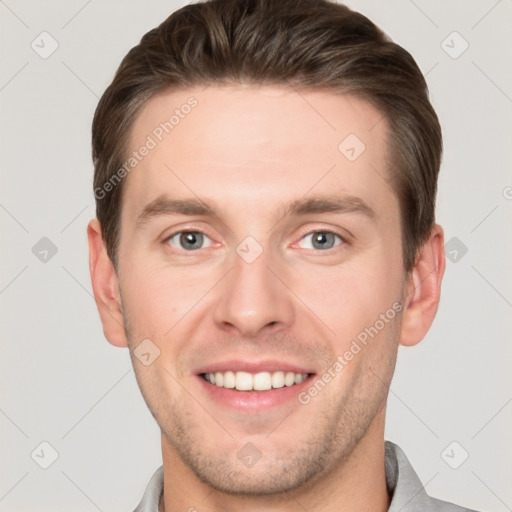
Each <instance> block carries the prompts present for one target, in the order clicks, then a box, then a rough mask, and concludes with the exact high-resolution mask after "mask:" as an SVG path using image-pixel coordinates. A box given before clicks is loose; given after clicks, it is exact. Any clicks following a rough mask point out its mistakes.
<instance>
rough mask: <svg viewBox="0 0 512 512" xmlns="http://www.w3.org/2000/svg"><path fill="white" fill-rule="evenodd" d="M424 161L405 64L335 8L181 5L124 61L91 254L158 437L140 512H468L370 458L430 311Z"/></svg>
mask: <svg viewBox="0 0 512 512" xmlns="http://www.w3.org/2000/svg"><path fill="white" fill-rule="evenodd" d="M441 151H442V139H441V129H440V126H439V123H438V119H437V116H436V114H435V112H434V110H433V108H432V106H431V104H430V102H429V100H428V93H427V87H426V84H425V81H424V78H423V76H422V74H421V72H420V70H419V68H418V67H417V65H416V63H415V62H414V60H413V59H412V57H411V56H410V55H409V54H408V53H407V52H406V51H405V50H404V49H402V48H401V47H399V46H398V45H396V44H394V43H392V42H391V41H390V40H389V39H388V38H387V37H386V36H385V35H384V34H383V33H382V32H381V31H380V30H379V29H378V28H377V27H376V26H375V25H374V24H373V23H371V22H370V21H369V20H368V19H367V18H365V17H364V16H362V15H360V14H358V13H355V12H353V11H351V10H349V9H348V8H346V7H344V6H342V5H337V4H335V3H330V2H328V1H325V0H301V1H297V0H286V1H279V2H278V1H271V0H259V1H257V0H254V1H253V0H250V1H247V0H225V1H224V0H213V1H210V2H205V3H199V4H190V5H187V6H186V7H184V8H182V9H180V10H179V11H177V12H176V13H174V14H173V15H172V16H170V17H169V18H168V19H167V20H166V21H164V22H163V23H162V24H161V25H160V26H159V27H158V28H156V29H154V30H151V31H150V32H148V33H147V34H146V35H145V36H144V37H143V38H142V40H141V42H140V44H139V45H138V46H136V47H134V48H133V49H132V50H131V51H130V52H129V53H128V55H127V56H126V57H125V59H124V60H123V62H122V63H121V66H120V68H119V69H118V71H117V73H116V76H115V77H114V80H113V82H112V84H111V85H110V86H109V87H108V89H107V90H106V92H105V93H104V95H103V97H102V98H101V100H100V102H99V105H98V108H97V111H96V114H95V118H94V122H93V159H94V164H95V177H94V189H95V195H96V199H97V219H94V220H92V221H91V222H90V224H89V227H88V237H89V247H90V271H91V277H92V284H93V289H94V295H95V299H96V301H97V304H98V310H99V313H100V317H101V320H102V323H103V329H104V333H105V336H106V338H107V339H108V340H109V342H110V343H112V344H113V345H116V346H126V347H128V348H129V350H130V354H131V357H132V362H133V366H134V371H135V374H136V377H137V381H138V384H139V386H140V388H141V392H142V394H143V396H144V399H145V400H146V403H147V405H148V407H149V409H150V411H151V413H152V414H153V416H154V418H155V420H156V421H157V423H158V425H159V427H160V429H161V433H162V436H161V441H162V456H163V466H162V467H161V468H159V469H158V470H157V472H156V473H155V474H154V476H153V478H152V479H151V481H150V482H149V485H148V487H147V489H146V492H145V494H144V496H143V498H142V501H141V503H140V505H139V506H138V507H137V509H136V510H137V511H146V512H150V511H151V512H154V511H157V510H158V511H164V510H165V511H166V512H172V511H177V510H201V511H203V510H204V511H217V510H276V511H277V510H280V511H281V510H282V511H284V510H286V511H288V510H289V511H291V510H307V511H309V512H314V511H320V510H321V511H330V510H333V511H334V510H336V511H349V510H350V511H353V510H374V511H386V510H389V511H392V512H398V511H404V512H405V511H412V510H422V511H425V510H443V511H458V510H465V509H462V508H460V507H457V506H455V505H451V504H449V503H446V502H441V501H439V500H436V499H433V498H430V497H429V496H427V494H426V492H425V490H424V489H423V486H422V484H421V482H420V481H419V479H418V477H417V476H416V474H415V473H414V470H413V469H412V467H411V466H410V464H409V462H408V460H407V458H406V456H405V455H404V453H403V452H402V451H401V450H400V449H399V448H398V446H396V445H394V444H392V443H389V442H385V441H384V420H385V411H386V399H387V393H388V388H389V385H390V382H391V379H392V375H393V371H394V366H395V360H396V355H397V349H398V346H399V344H402V345H414V344H416V343H418V342H419V341H421V339H422V338H423V337H424V336H425V334H426V333H427V331H428V329H429V328H430V326H431V324H432V321H433V319H434V317H435V314H436V311H437V305H438V302H439V296H440V287H441V281H442V277H443V273H444V269H445V259H444V253H443V230H442V228H441V227H440V226H439V225H437V224H436V223H435V217H434V209H435V196H436V188H437V175H438V171H439V166H440V161H441ZM189 244H190V245H189Z"/></svg>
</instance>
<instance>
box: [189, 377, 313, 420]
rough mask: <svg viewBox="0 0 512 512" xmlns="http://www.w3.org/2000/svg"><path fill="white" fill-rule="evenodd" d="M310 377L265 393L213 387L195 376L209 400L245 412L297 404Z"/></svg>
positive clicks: (308, 383)
mask: <svg viewBox="0 0 512 512" xmlns="http://www.w3.org/2000/svg"><path fill="white" fill-rule="evenodd" d="M312 377H314V375H310V376H308V378H307V379H306V380H304V381H303V382H301V383H300V384H294V385H293V386H284V387H282V388H276V389H269V390H267V391H237V390H236V389H228V388H221V387H219V386H215V385H214V384H211V383H209V382H207V381H206V380H204V379H203V378H202V377H200V376H199V375H198V376H197V378H198V379H199V381H200V385H201V386H202V387H203V389H204V390H205V392H206V393H208V395H209V396H210V398H211V399H213V400H215V401H216V402H218V403H220V404H221V405H224V406H226V407H229V408H231V409H235V410H236V409H237V410H240V411H245V412H249V411H252V410H254V411H256V410H261V409H270V408H273V407H277V406H280V405H284V404H286V403H288V402H290V401H292V400H295V401H296V402H297V403H298V399H297V395H298V394H299V393H300V392H301V391H303V390H304V388H306V387H307V386H309V385H310V381H311V379H312Z"/></svg>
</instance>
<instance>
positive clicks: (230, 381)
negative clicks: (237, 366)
mask: <svg viewBox="0 0 512 512" xmlns="http://www.w3.org/2000/svg"><path fill="white" fill-rule="evenodd" d="M223 384H224V387H225V388H228V389H233V388H234V387H235V384H236V379H235V374H234V373H233V372H224V383H223Z"/></svg>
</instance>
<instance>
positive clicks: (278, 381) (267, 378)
mask: <svg viewBox="0 0 512 512" xmlns="http://www.w3.org/2000/svg"><path fill="white" fill-rule="evenodd" d="M308 376H309V374H308V373H295V372H288V371H287V372H285V371H276V372H265V371H264V372H258V373H255V374H252V373H249V372H241V371H238V372H233V371H226V372H215V373H203V374H201V377H202V378H203V379H204V380H205V381H206V382H209V383H210V384H213V385H214V386H217V387H220V388H226V389H236V390H237V391H268V390H270V389H279V388H283V387H290V386H294V385H295V384H301V383H302V382H304V381H305V380H306V379H307V378H308Z"/></svg>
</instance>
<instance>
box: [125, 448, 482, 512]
mask: <svg viewBox="0 0 512 512" xmlns="http://www.w3.org/2000/svg"><path fill="white" fill-rule="evenodd" d="M386 483H387V487H388V493H389V495H390V496H392V499H391V505H390V506H389V509H388V512H475V511H474V510H471V509H468V508H464V507H459V506H458V505H454V504H453V503H448V502H446V501H441V500H438V499H435V498H431V497H430V496H428V494H427V493H426V491H425V488H424V487H423V484H422V483H421V481H420V479H419V478H418V475H417V474H416V472H415V471H414V469H413V468H412V466H411V463H410V462H409V460H408V459H407V457H406V456H405V453H404V452H403V451H402V450H401V449H400V448H399V447H398V446H397V445H396V444H394V443H392V442H390V441H386ZM163 490H164V472H163V466H160V467H159V468H158V469H157V470H156V471H155V473H154V475H153V476H152V477H151V480H150V481H149V484H148V486H147V488H146V491H145V493H144V496H143V497H142V500H141V502H140V503H139V505H138V506H137V508H136V509H135V510H134V512H158V505H159V502H160V498H161V496H162V493H163Z"/></svg>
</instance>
